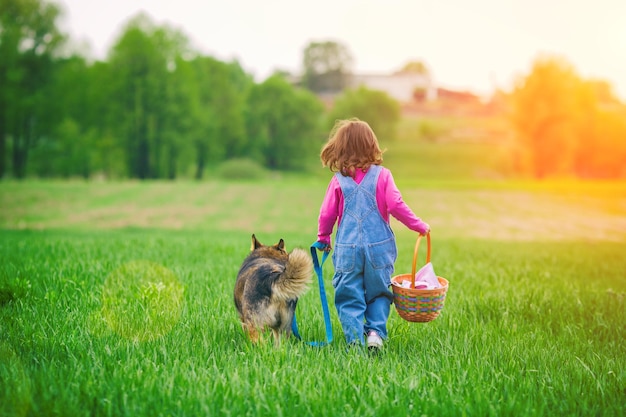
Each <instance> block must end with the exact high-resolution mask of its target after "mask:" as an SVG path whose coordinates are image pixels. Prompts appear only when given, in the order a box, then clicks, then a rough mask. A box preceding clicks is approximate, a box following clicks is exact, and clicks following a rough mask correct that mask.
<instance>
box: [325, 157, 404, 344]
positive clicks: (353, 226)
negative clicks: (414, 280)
mask: <svg viewBox="0 0 626 417" xmlns="http://www.w3.org/2000/svg"><path fill="white" fill-rule="evenodd" d="M380 170H381V167H380V166H378V165H372V166H371V167H370V168H369V170H368V172H367V174H366V175H365V177H364V178H363V180H362V181H361V183H360V184H357V183H356V182H355V181H354V180H353V179H352V178H350V177H344V176H343V175H341V174H340V173H337V174H336V176H337V179H338V180H339V185H340V186H341V191H342V192H343V198H344V207H343V216H342V219H341V224H340V225H339V227H338V228H337V235H336V237H335V249H334V252H333V264H334V266H335V275H334V277H333V287H334V288H335V306H336V307H337V313H338V315H339V321H340V322H341V326H342V329H343V333H344V335H345V338H346V342H347V343H356V342H357V341H358V342H360V343H361V344H364V343H365V338H364V335H365V334H366V333H367V332H368V331H370V330H375V331H376V332H377V333H378V334H379V335H380V336H381V337H382V338H383V339H385V338H386V337H387V319H388V318H389V310H390V306H391V303H392V301H393V293H392V292H391V291H390V290H389V286H390V285H391V275H392V274H393V266H394V263H395V261H396V258H397V255H398V252H397V248H396V241H395V236H394V234H393V231H392V230H391V227H390V226H389V224H388V223H387V222H386V221H385V220H384V219H383V218H382V216H381V215H380V212H379V211H378V205H377V204H376V183H377V182H378V176H379V175H380Z"/></svg>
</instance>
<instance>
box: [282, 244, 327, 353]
mask: <svg viewBox="0 0 626 417" xmlns="http://www.w3.org/2000/svg"><path fill="white" fill-rule="evenodd" d="M325 247H326V246H325V245H324V244H323V243H320V242H315V243H313V244H312V245H311V257H312V258H313V267H314V269H315V274H316V275H317V283H318V285H319V288H320V299H321V301H322V311H323V312H324V325H325V327H326V341H325V342H305V343H306V344H308V345H309V346H317V347H321V346H326V345H328V344H330V343H331V342H332V341H333V328H332V326H331V324H330V311H329V310H328V301H327V300H326V291H325V290H324V280H323V278H322V275H323V272H322V266H323V265H324V262H325V261H326V258H328V252H326V251H324V254H323V255H322V262H321V263H320V261H319V259H318V257H317V250H318V249H319V250H323V249H324V248H325ZM291 331H292V333H293V335H294V336H295V337H296V338H297V339H298V340H302V337H300V333H299V332H298V323H297V322H296V312H295V311H294V313H293V321H292V322H291Z"/></svg>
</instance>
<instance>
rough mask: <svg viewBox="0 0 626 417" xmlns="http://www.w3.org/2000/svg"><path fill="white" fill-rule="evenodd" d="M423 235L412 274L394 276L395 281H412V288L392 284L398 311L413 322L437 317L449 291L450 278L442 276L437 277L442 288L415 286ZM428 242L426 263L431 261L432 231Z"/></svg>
mask: <svg viewBox="0 0 626 417" xmlns="http://www.w3.org/2000/svg"><path fill="white" fill-rule="evenodd" d="M421 239H422V236H419V237H418V238H417V241H416V242H415V251H414V253H413V268H412V270H411V274H402V275H396V276H395V277H393V278H392V281H393V282H397V283H399V284H402V281H404V280H406V281H411V288H404V287H400V286H397V285H393V284H392V285H391V288H392V289H393V303H394V304H395V306H396V311H397V312H398V314H399V315H400V317H402V318H403V319H405V320H407V321H411V322H418V323H426V322H429V321H433V320H434V319H436V318H437V317H438V316H439V314H440V313H441V310H442V309H443V304H444V302H445V300H446V293H447V291H448V280H447V279H445V278H442V277H440V276H438V277H437V279H438V280H439V283H440V284H441V288H435V289H431V290H425V289H416V288H415V272H416V264H417V251H418V249H419V245H420V240H421ZM426 241H427V243H428V251H427V253H426V263H428V262H430V253H431V246H430V233H429V234H427V235H426Z"/></svg>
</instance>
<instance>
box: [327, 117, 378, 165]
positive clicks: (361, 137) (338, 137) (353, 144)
mask: <svg viewBox="0 0 626 417" xmlns="http://www.w3.org/2000/svg"><path fill="white" fill-rule="evenodd" d="M383 153H384V151H383V150H381V149H380V146H379V145H378V139H377V138H376V134H375V133H374V131H373V130H372V128H371V127H370V125H369V124H367V122H364V121H362V120H359V119H357V118H351V119H346V120H338V121H336V122H335V126H334V127H333V129H332V130H331V131H330V136H329V138H328V142H326V144H325V145H324V147H323V148H322V152H321V153H320V159H321V160H322V165H323V166H325V167H328V168H330V170H331V171H333V172H336V171H338V172H341V174H342V175H343V176H345V177H352V176H354V172H355V170H356V169H362V170H364V171H365V170H367V169H368V168H369V167H370V165H380V164H381V163H382V162H383Z"/></svg>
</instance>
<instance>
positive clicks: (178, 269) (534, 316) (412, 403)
mask: <svg viewBox="0 0 626 417" xmlns="http://www.w3.org/2000/svg"><path fill="white" fill-rule="evenodd" d="M400 186H401V187H402V184H400ZM324 187H325V184H322V183H319V182H315V181H311V182H309V181H304V180H295V179H287V180H278V179H277V180H274V181H266V182H261V183H230V184H225V183H217V182H215V183H202V184H194V183H181V184H178V183H119V184H110V183H109V184H84V183H80V182H74V183H33V182H26V183H23V184H21V183H3V184H0V204H1V205H0V227H2V230H0V260H1V263H0V386H2V390H0V415H17V416H31V415H32V416H35V415H37V416H40V415H43V416H46V415H63V416H75V415H76V416H79V415H80V416H82V415H115V416H118V415H128V416H158V415H178V416H187V415H188V416H197V415H234V416H242V415H250V416H256V415H267V416H275V415H285V416H291V415H302V416H304V415H328V416H356V415H359V416H381V415H394V416H396V415H397V416H415V415H434V416H440V415H471V416H473V415H475V416H485V415H498V416H501V415H515V416H519V415H533V416H535V415H536V416H539V415H603V416H604V415H608V416H611V415H615V416H619V415H624V413H625V412H626V401H625V398H626V345H625V344H624V340H625V339H626V326H625V325H624V323H626V279H625V272H624V271H626V257H625V256H624V253H625V251H624V249H625V244H624V242H625V241H626V239H625V237H624V235H625V230H624V215H625V210H624V207H625V205H624V196H625V194H624V188H623V187H622V186H620V185H611V184H609V185H602V186H600V187H598V186H592V185H586V186H582V187H579V186H577V187H573V188H572V187H569V186H564V187H562V186H559V185H554V186H552V187H546V186H545V185H532V184H516V185H508V186H505V185H480V184H478V185H476V184H475V185H463V186H458V185H454V186H448V187H442V186H441V184H425V185H423V186H421V187H414V186H408V185H407V187H405V188H404V189H403V191H404V194H405V198H406V200H407V201H408V202H409V203H410V204H411V205H412V206H413V207H414V208H415V210H416V211H417V212H418V214H419V215H420V216H422V217H423V218H424V219H425V220H427V221H429V223H430V224H431V225H432V226H433V263H434V265H435V269H436V271H437V272H438V274H439V275H441V276H444V277H446V278H448V279H449V281H450V283H451V286H450V291H449V294H448V298H447V300H446V305H445V308H444V312H443V314H442V315H441V316H440V317H439V318H438V319H436V320H435V321H434V322H432V323H428V324H417V323H408V322H406V321H404V320H402V319H401V318H400V317H399V316H398V315H397V314H396V313H395V311H394V312H392V316H391V319H390V323H389V330H390V339H389V341H388V343H387V344H386V348H385V351H384V353H383V354H382V355H380V356H377V357H371V356H369V355H367V354H365V353H363V352H358V351H349V352H347V351H346V346H345V343H344V342H343V337H342V335H341V330H340V326H339V323H338V320H337V317H336V313H335V311H334V309H332V319H333V330H334V332H335V341H334V342H333V343H332V344H331V345H330V346H328V347H324V348H321V349H319V348H310V347H307V346H305V345H303V344H301V343H298V342H295V341H291V342H289V343H284V344H283V345H282V346H281V347H280V348H279V349H275V348H274V347H273V345H272V344H271V343H267V344H263V345H261V346H256V347H255V346H252V345H251V344H250V343H249V342H248V341H247V340H246V339H245V337H244V335H243V333H242V332H241V328H240V325H239V323H238V319H237V316H236V312H235V309H234V305H233V302H232V290H233V285H234V279H235V276H236V273H237V270H238V268H239V265H240V263H241V261H242V260H243V258H244V257H245V256H246V254H247V253H248V250H249V242H250V234H251V233H253V232H254V233H256V234H257V236H258V237H259V238H260V239H261V240H262V241H263V242H264V243H274V242H275V241H277V240H278V239H279V238H284V239H285V241H286V242H287V246H288V248H293V247H294V246H300V247H307V246H308V245H309V244H310V243H312V242H313V240H314V239H315V232H316V219H317V210H318V207H319V203H320V199H321V197H322V195H323V192H324ZM528 203H530V204H528ZM394 228H395V230H396V234H397V239H398V247H399V258H398V262H397V264H396V272H397V273H406V272H409V270H410V264H411V260H412V252H413V245H414V242H415V240H414V239H415V235H414V234H412V233H410V232H408V231H406V230H404V229H403V228H402V227H401V226H400V225H397V224H396V225H395V226H394ZM422 256H423V253H422ZM420 262H423V259H420ZM129 265H130V266H137V265H139V268H143V269H140V271H139V272H144V273H145V274H144V275H141V274H138V275H133V273H132V272H128V271H132V268H129ZM331 275H332V263H331V262H328V263H327V264H326V265H325V274H324V278H325V282H326V289H327V291H328V293H329V298H330V299H331V300H332V294H333V291H332V287H331V285H330V278H331ZM298 319H299V325H300V330H301V333H302V334H303V336H304V337H305V338H306V339H315V340H321V339H322V338H323V335H324V333H323V319H322V313H321V308H320V305H319V296H318V291H317V288H316V286H315V285H314V286H313V287H312V288H311V290H310V291H309V292H308V293H307V294H306V295H305V296H304V297H303V298H302V299H301V301H300V303H299V306H298Z"/></svg>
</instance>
